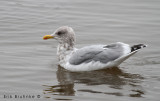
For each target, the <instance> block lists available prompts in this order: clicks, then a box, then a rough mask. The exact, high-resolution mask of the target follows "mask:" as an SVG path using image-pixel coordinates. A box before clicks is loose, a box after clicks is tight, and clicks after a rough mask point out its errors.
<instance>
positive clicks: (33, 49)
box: [0, 0, 160, 101]
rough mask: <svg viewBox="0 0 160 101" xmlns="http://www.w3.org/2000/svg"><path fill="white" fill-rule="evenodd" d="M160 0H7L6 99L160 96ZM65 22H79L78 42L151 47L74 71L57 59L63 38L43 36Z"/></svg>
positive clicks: (0, 86) (112, 100) (98, 100)
mask: <svg viewBox="0 0 160 101" xmlns="http://www.w3.org/2000/svg"><path fill="white" fill-rule="evenodd" d="M159 5H160V1H159V0H99V1H98V0H79V1H78V0H77V1H75V0H1V1H0V46H1V48H0V60H1V61H0V99H1V101H13V100H16V101H18V100H20V101H23V100H25V101H29V100H31V101H33V100H34V101H35V100H37V101H40V100H42V101H50V100H51V101H56V100H61V101H66V100H68V101H71V100H72V101H82V100H84V101H106V100H109V101H117V100H118V101H132V100H135V101H159V96H160V86H159V85H160V68H159V67H160V54H159V53H160V47H159V42H160V41H159V38H160V34H159V32H160V12H159V11H160V6H159ZM63 25H68V26H71V27H73V28H74V30H75V32H76V36H77V47H78V48H80V47H83V46H86V45H91V44H108V43H113V42H117V41H122V42H125V43H128V44H130V45H133V44H137V43H145V44H147V45H148V47H147V48H145V49H143V50H142V51H140V52H139V53H137V54H136V55H134V56H132V57H131V58H130V59H128V60H127V61H125V62H124V63H123V64H121V65H120V66H119V67H118V68H114V69H108V70H100V71H91V72H79V73H75V72H69V71H66V70H64V69H63V68H62V67H58V65H57V63H58V61H57V57H56V46H57V42H56V41H55V40H47V41H44V40H42V37H43V35H46V34H51V33H53V32H54V30H55V29H56V28H58V27H60V26H63ZM15 95H17V96H22V95H25V96H26V95H33V96H35V97H34V98H15ZM4 96H8V97H4ZM10 96H11V97H10Z"/></svg>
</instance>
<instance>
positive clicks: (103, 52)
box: [43, 26, 146, 71]
mask: <svg viewBox="0 0 160 101" xmlns="http://www.w3.org/2000/svg"><path fill="white" fill-rule="evenodd" d="M43 39H44V40H46V39H56V40H57V41H58V43H59V44H58V47H57V56H58V60H59V65H60V66H61V67H63V68H65V69H67V70H70V71H91V70H99V69H105V68H112V67H117V66H119V65H120V64H121V63H122V62H123V61H125V60H126V59H128V58H129V57H130V56H132V55H133V54H135V53H136V52H138V51H139V50H140V49H142V48H144V47H146V45H144V44H138V45H134V46H129V45H128V44H125V43H122V42H116V43H111V44H108V45H91V46H86V47H83V48H80V49H77V48H75V32H74V30H73V29H72V28H71V27H68V26H62V27H60V28H58V29H57V30H56V31H55V32H54V33H53V34H51V35H45V36H44V37H43Z"/></svg>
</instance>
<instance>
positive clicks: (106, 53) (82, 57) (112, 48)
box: [69, 43, 123, 65]
mask: <svg viewBox="0 0 160 101" xmlns="http://www.w3.org/2000/svg"><path fill="white" fill-rule="evenodd" d="M122 55H123V46H122V44H118V43H115V44H110V45H93V46H88V47H84V48H81V49H79V50H77V51H76V52H75V53H73V55H72V56H71V58H70V60H69V62H70V64H73V65H79V64H81V63H88V62H91V61H99V62H101V63H107V62H109V61H113V60H115V59H117V58H119V57H120V56H122Z"/></svg>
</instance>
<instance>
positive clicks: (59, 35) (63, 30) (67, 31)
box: [43, 26, 75, 45]
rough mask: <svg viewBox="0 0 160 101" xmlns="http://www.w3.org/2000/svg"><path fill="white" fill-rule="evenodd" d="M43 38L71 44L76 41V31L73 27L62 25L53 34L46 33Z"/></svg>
mask: <svg viewBox="0 0 160 101" xmlns="http://www.w3.org/2000/svg"><path fill="white" fill-rule="evenodd" d="M43 39H44V40H47V39H56V40H57V41H58V42H59V43H60V44H66V43H68V44H69V45H72V44H74V41H75V33H74V30H73V29H72V28H71V27H68V26H62V27H59V28H58V29H57V30H56V31H55V32H54V33H53V34H51V35H45V36H44V37H43Z"/></svg>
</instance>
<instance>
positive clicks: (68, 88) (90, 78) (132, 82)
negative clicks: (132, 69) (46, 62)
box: [44, 66, 144, 97]
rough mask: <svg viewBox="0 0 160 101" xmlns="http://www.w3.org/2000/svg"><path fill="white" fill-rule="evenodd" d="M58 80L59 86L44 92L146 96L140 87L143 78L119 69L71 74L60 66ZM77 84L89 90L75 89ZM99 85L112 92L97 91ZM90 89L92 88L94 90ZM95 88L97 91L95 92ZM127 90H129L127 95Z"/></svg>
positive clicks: (71, 94) (47, 87) (49, 87)
mask: <svg viewBox="0 0 160 101" xmlns="http://www.w3.org/2000/svg"><path fill="white" fill-rule="evenodd" d="M57 79H58V82H59V85H54V86H46V89H45V90H44V92H45V93H46V94H48V93H50V94H53V95H67V96H74V95H75V93H77V92H88V93H102V94H107V95H115V96H130V97H141V95H143V94H144V91H143V89H142V87H141V86H140V85H139V83H140V81H141V80H142V79H143V77H141V76H140V75H138V74H130V73H125V72H123V71H122V70H120V69H118V68H117V67H115V68H112V69H107V70H98V71H90V72H69V71H66V70H65V69H63V68H61V67H60V66H59V67H58V71H57ZM76 84H85V85H86V86H87V88H85V86H84V85H83V87H84V89H81V88H75V87H74V85H76ZM97 85H99V86H104V85H105V87H106V86H107V87H109V88H108V89H112V90H111V91H108V92H107V89H106V90H104V91H102V90H101V89H100V90H97V87H96V86H97ZM88 87H92V89H89V88H88ZM95 88H96V90H94V89H95ZM75 89H76V90H75ZM126 90H128V91H127V93H126ZM50 96H51V95H50Z"/></svg>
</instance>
